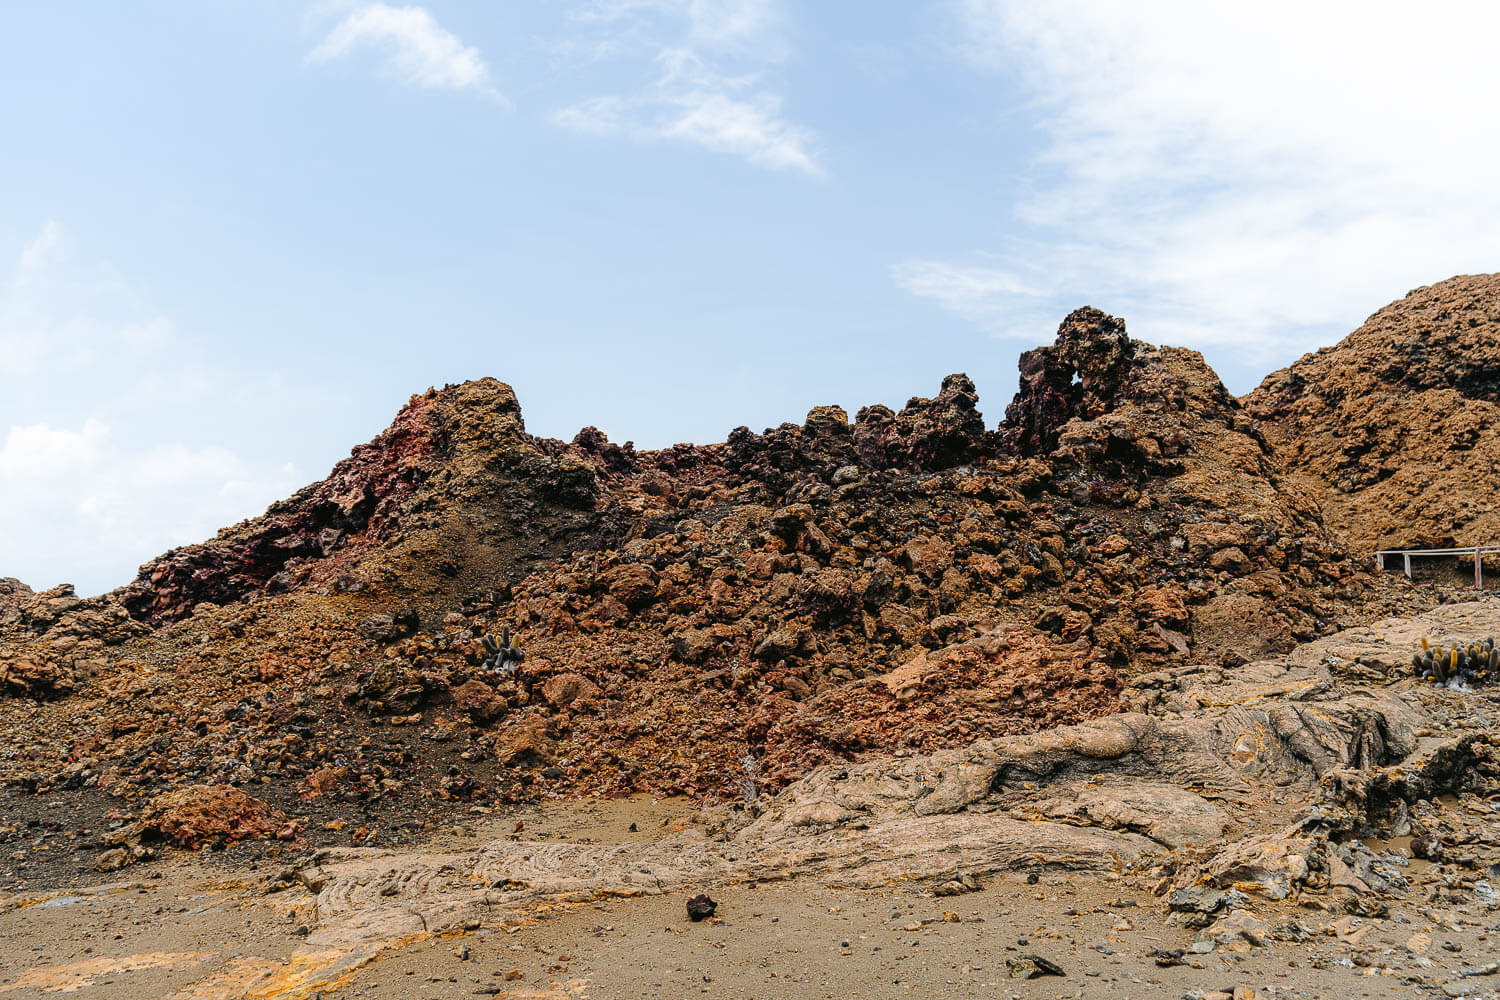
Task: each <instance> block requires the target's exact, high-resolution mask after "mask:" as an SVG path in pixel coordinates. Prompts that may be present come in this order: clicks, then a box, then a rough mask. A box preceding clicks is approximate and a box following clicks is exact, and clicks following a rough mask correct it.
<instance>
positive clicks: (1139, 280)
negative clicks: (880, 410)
mask: <svg viewBox="0 0 1500 1000" xmlns="http://www.w3.org/2000/svg"><path fill="white" fill-rule="evenodd" d="M957 10H958V11H959V14H960V22H961V24H962V27H963V33H962V34H963V37H962V44H961V48H962V52H963V54H964V57H965V58H967V59H968V60H970V61H971V63H972V64H973V65H975V66H976V67H978V68H979V69H981V70H985V71H988V70H996V71H1004V72H1005V73H1007V74H1016V75H1018V76H1019V78H1020V79H1021V80H1022V81H1023V82H1024V84H1025V86H1026V87H1027V88H1028V89H1029V91H1030V92H1031V94H1032V95H1033V99H1034V103H1033V105H1032V109H1031V110H1033V111H1034V112H1035V113H1036V114H1037V115H1038V116H1039V118H1040V129H1041V138H1042V140H1043V144H1044V148H1043V151H1042V154H1041V155H1040V156H1039V157H1038V159H1037V161H1036V162H1035V164H1034V166H1033V169H1032V171H1031V173H1030V176H1029V177H1028V178H1027V184H1028V190H1027V192H1026V193H1022V194H1018V195H1017V197H1016V199H1015V200H1014V201H1013V202H1012V203H1011V204H1010V205H1009V206H1008V208H1009V210H1010V211H1011V212H1013V213H1014V215H1015V217H1016V218H1017V219H1018V220H1019V221H1020V222H1021V223H1022V224H1023V225H1024V226H1026V227H1027V228H1028V230H1029V233H1030V235H1031V236H1032V237H1033V239H1034V242H1028V243H1026V244H1025V245H1014V246H1007V247H1001V248H998V249H995V248H991V249H992V251H993V255H992V256H991V257H988V258H983V259H976V258H975V257H974V256H972V255H968V256H961V257H958V258H955V259H953V260H949V261H909V262H905V263H903V264H900V265H898V266H897V268H896V269H895V270H894V272H893V274H894V276H895V278H896V280H897V281H898V283H901V284H902V285H903V287H907V288H908V289H910V290H912V291H914V292H916V293H917V294H922V295H927V296H929V297H931V298H933V299H934V301H936V302H938V303H939V304H941V305H942V306H943V307H944V308H948V309H951V310H953V311H955V312H957V313H959V314H961V315H965V316H966V317H968V318H970V319H975V320H976V321H978V322H981V323H983V324H985V325H986V326H989V327H990V328H992V329H996V330H998V331H1000V332H1012V330H1013V329H1018V328H1019V327H1020V326H1021V325H1022V321H1028V320H1029V321H1030V322H1032V323H1037V324H1040V325H1039V326H1036V327H1034V328H1035V329H1046V328H1047V326H1048V325H1050V324H1049V323H1048V321H1047V318H1048V317H1050V322H1055V321H1056V315H1057V309H1058V308H1059V307H1062V306H1069V305H1077V304H1082V303H1083V302H1092V304H1094V305H1098V306H1100V307H1103V308H1106V309H1109V310H1111V311H1114V312H1121V313H1124V314H1125V315H1126V316H1127V318H1128V319H1130V320H1131V321H1132V323H1131V326H1132V331H1133V332H1135V333H1136V334H1137V335H1139V336H1142V337H1145V338H1146V339H1149V340H1168V339H1170V337H1169V336H1167V334H1168V333H1170V334H1171V335H1172V336H1175V337H1177V338H1178V339H1180V340H1186V341H1188V342H1191V343H1221V344H1225V345H1229V347H1230V348H1232V349H1233V350H1235V351H1237V352H1238V353H1240V354H1252V353H1254V352H1256V351H1261V350H1264V349H1265V348H1267V347H1268V346H1285V345H1286V344H1287V343H1289V342H1296V343H1298V344H1299V346H1303V347H1311V346H1316V343H1317V342H1321V341H1323V340H1326V338H1327V337H1328V336H1329V335H1330V331H1333V332H1338V331H1346V330H1347V329H1350V328H1352V326H1353V325H1355V324H1357V323H1358V322H1359V321H1360V320H1361V319H1363V317H1364V316H1366V315H1367V314H1368V313H1370V312H1371V311H1373V310H1374V309H1375V308H1377V307H1378V306H1380V305H1382V304H1384V303H1385V302H1386V301H1389V300H1390V299H1392V298H1396V297H1398V296H1399V295H1401V294H1403V293H1404V292H1405V291H1406V290H1407V289H1408V288H1410V287H1412V286H1414V285H1417V284H1425V283H1428V282H1430V281H1435V280H1439V279H1442V278H1445V277H1448V276H1449V275H1451V274H1454V273H1460V272H1465V271H1478V270H1483V271H1488V270H1494V269H1495V268H1496V266H1497V261H1500V231H1497V230H1496V228H1495V227H1494V224H1493V220H1494V219H1495V218H1496V217H1497V215H1500V186H1497V185H1495V184H1494V182H1493V174H1494V171H1493V164H1494V163H1495V162H1496V159H1497V156H1500V130H1496V129H1494V128H1491V127H1489V123H1490V122H1491V121H1492V120H1493V117H1494V116H1493V109H1492V106H1491V105H1492V101H1491V95H1493V94H1494V93H1496V92H1497V90H1500V61H1496V60H1495V59H1494V58H1493V55H1492V53H1491V52H1490V51H1489V50H1490V48H1491V41H1490V40H1491V39H1493V38H1494V37H1496V34H1497V32H1500V7H1493V6H1486V5H1474V4H1457V3H1446V4H1443V3H1439V4H1434V5H1429V6H1428V7H1426V8H1424V10H1423V13H1422V16H1421V17H1413V16H1411V14H1410V9H1409V8H1402V7H1398V6H1392V5H1379V4H1377V5H1375V6H1374V7H1372V6H1371V5H1370V4H1368V3H1360V4H1350V3H1327V4H1313V5H1307V4H1302V3H1292V2H1289V0H1268V2H1265V3H1260V4H1253V5H1252V4H1205V3H1201V2H1197V0H1162V2H1157V3H1152V4H1149V5H1144V6H1143V5H1127V4H1101V3H1097V2H1088V0H1056V2H1053V3H1048V4H1032V3H1023V2H1019V0H964V2H961V3H959V4H958V6H957ZM919 279H920V280H919ZM1038 290H1040V291H1042V292H1044V293H1045V296H1044V297H1039V296H1037V295H1036V294H1033V293H1034V292H1036V291H1038Z"/></svg>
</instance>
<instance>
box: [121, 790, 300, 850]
mask: <svg viewBox="0 0 1500 1000" xmlns="http://www.w3.org/2000/svg"><path fill="white" fill-rule="evenodd" d="M285 824H286V815H285V814H284V813H282V812H281V811H279V810H277V809H273V808H271V807H270V806H268V805H267V804H266V803H264V802H262V801H261V800H260V799H257V798H253V797H251V796H249V795H246V794H245V793H244V792H242V791H240V790H239V789H238V788H234V787H232V786H229V785H193V786H191V787H188V788H179V789H177V790H176V791H171V792H166V793H164V794H162V795H158V796H157V797H156V798H154V799H152V800H151V802H150V804H149V805H147V806H146V808H145V810H144V811H143V812H142V813H141V818H140V821H139V822H138V824H137V827H136V829H137V830H138V831H139V834H140V837H141V839H142V840H144V841H147V842H152V841H165V842H167V843H170V844H174V845H176V846H178V847H199V846H202V845H203V844H206V843H209V842H211V841H215V840H219V839H221V838H222V839H223V840H226V841H235V840H255V839H259V838H262V837H272V836H274V835H275V834H276V832H277V831H278V830H280V829H281V828H282V827H283V826H284V825H285Z"/></svg>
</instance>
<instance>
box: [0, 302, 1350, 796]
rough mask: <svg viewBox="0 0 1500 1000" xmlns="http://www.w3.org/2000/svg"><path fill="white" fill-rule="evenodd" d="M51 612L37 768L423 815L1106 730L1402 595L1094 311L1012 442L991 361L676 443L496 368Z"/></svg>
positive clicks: (1229, 414) (1236, 418)
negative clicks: (556, 417)
mask: <svg viewBox="0 0 1500 1000" xmlns="http://www.w3.org/2000/svg"><path fill="white" fill-rule="evenodd" d="M17 593H19V592H17ZM49 594H51V596H45V595H33V596H31V597H26V596H24V595H22V597H21V598H19V599H18V600H19V602H20V603H19V609H20V610H19V612H18V613H17V614H16V615H15V616H14V621H12V622H11V624H9V625H5V626H0V628H3V629H4V632H3V635H0V662H4V660H5V658H7V657H8V658H9V662H10V663H12V664H23V663H24V665H21V666H12V667H10V668H7V669H8V671H9V672H8V674H6V675H5V676H6V677H7V680H6V682H5V687H4V690H5V691H6V693H7V694H10V695H20V696H22V697H20V698H15V697H11V698H8V699H7V698H0V732H9V733H20V732H22V731H24V732H25V733H26V738H25V740H18V741H17V742H16V743H15V746H16V749H15V750H14V751H11V752H10V753H9V756H3V757H0V776H3V777H4V778H5V780H8V781H10V782H11V783H12V784H16V785H18V786H19V787H24V788H28V789H34V790H38V791H42V790H47V789H56V788H65V787H68V786H69V785H70V784H74V783H77V784H81V785H83V786H84V787H98V788H106V789H108V794H109V795H111V796H112V797H115V798H123V799H126V800H127V801H135V800H137V799H142V800H144V799H147V798H149V797H150V796H152V795H155V794H157V793H159V792H161V791H163V790H164V788H171V787H175V786H178V785H182V784H190V783H223V782H241V783H243V782H254V783H255V784H256V785H257V788H258V794H262V793H263V794H264V795H265V796H266V797H267V800H268V801H269V802H271V803H272V804H273V805H275V806H276V807H278V808H283V809H286V810H289V809H290V808H291V807H292V806H293V805H294V804H295V803H304V802H313V803H319V804H330V808H331V807H332V805H333V804H337V803H340V802H358V803H360V806H361V808H363V809H366V810H369V811H371V815H372V816H378V815H389V816H399V817H400V819H399V823H401V824H414V825H417V826H419V825H420V824H418V823H417V821H416V820H415V819H412V818H411V817H412V816H413V815H418V816H423V817H426V816H436V815H437V814H439V813H441V812H442V811H443V810H445V809H450V808H452V805H451V804H452V803H466V804H468V803H480V802H486V801H488V802H495V801H501V802H504V801H515V800H517V799H520V798H529V797H535V796H537V795H539V794H542V793H557V792H567V793H570V794H575V793H592V794H615V793H621V792H629V791H650V792H653V793H657V794H689V795H695V796H700V797H704V798H709V799H719V800H725V799H739V798H756V797H761V796H765V795H768V794H772V793H774V792H775V791H776V790H777V789H779V788H781V787H784V786H785V785H787V784H788V783H790V782H794V781H796V780H798V779H799V778H800V777H801V776H802V775H803V774H804V773H805V772H806V771H807V769H808V768H810V767H811V766H813V765H814V764H815V763H818V762H824V761H826V762H829V763H836V762H846V763H854V762H859V761H864V760H869V759H873V758H876V757H879V756H880V755H882V754H889V753H892V752H900V753H914V752H922V753H927V752H936V751H939V750H941V749H943V748H945V747H954V746H963V745H966V744H968V743H971V742H973V741H974V740H975V739H979V738H990V737H992V738H1000V737H1011V736H1020V735H1025V734H1028V733H1036V732H1040V731H1044V730H1048V729H1051V728H1054V727H1056V726H1059V725H1066V724H1077V723H1082V722H1086V721H1087V720H1089V719H1091V718H1094V717H1097V716H1099V715H1103V714H1108V713H1110V712H1114V711H1116V710H1117V709H1118V708H1119V705H1120V701H1119V699H1120V695H1121V692H1122V690H1123V686H1124V685H1125V684H1126V683H1128V682H1129V679H1130V677H1131V676H1133V675H1135V674H1139V673H1143V672H1148V671H1152V670H1157V669H1168V668H1174V667H1181V666H1183V665H1185V664H1187V663H1189V662H1199V663H1202V662H1211V663H1217V664H1232V663H1240V662H1244V661H1246V660H1254V659H1258V658H1261V657H1264V656H1267V655H1270V654H1272V653H1274V652H1278V651H1284V650H1286V649H1288V648H1290V647H1291V646H1292V645H1293V644H1295V643H1296V642H1297V641H1299V640H1300V641H1305V640H1309V639H1312V638H1315V637H1316V636H1318V635H1320V634H1324V633H1326V632H1328V631H1331V630H1332V629H1333V628H1335V627H1336V626H1337V625H1338V624H1339V623H1347V622H1351V621H1353V620H1355V619H1357V618H1358V617H1359V616H1361V615H1363V614H1367V613H1368V610H1367V608H1366V605H1367V603H1368V599H1369V598H1370V596H1371V590H1370V582H1369V578H1368V576H1367V575H1365V574H1361V573H1360V572H1358V571H1357V570H1356V568H1355V567H1354V565H1353V564H1352V563H1350V562H1349V561H1348V560H1347V559H1346V557H1345V554H1344V552H1343V550H1342V549H1341V548H1340V546H1339V545H1338V543H1337V542H1336V541H1335V540H1334V539H1333V538H1332V537H1331V536H1330V535H1329V533H1328V532H1327V531H1326V529H1325V527H1324V525H1323V523H1322V521H1321V519H1320V517H1319V513H1318V509H1317V506H1316V504H1314V503H1313V502H1312V501H1311V500H1310V499H1309V498H1308V497H1307V496H1306V494H1305V493H1304V492H1303V491H1301V490H1299V489H1298V488H1296V487H1295V485H1293V484H1290V483H1288V482H1287V481H1286V480H1285V479H1284V477H1283V476H1282V474H1281V471H1280V468H1279V465H1278V463H1277V461H1276V458H1275V456H1274V454H1273V453H1272V451H1271V449H1270V447H1269V445H1268V444H1267V443H1266V441H1265V440H1264V439H1263V438H1262V437H1261V436H1260V435H1259V433H1258V432H1257V430H1256V428H1255V426H1254V424H1253V422H1252V421H1251V420H1250V418H1249V417H1248V415H1247V414H1246V413H1245V411H1244V410H1243V409H1242V407H1241V406H1240V404H1239V403H1238V402H1237V401H1236V400H1235V399H1234V398H1233V397H1232V396H1231V395H1230V394H1229V393H1228V392H1227V391H1226V390H1225V389H1224V386H1223V385H1222V384H1221V382H1220V381H1219V379H1218V378H1217V376H1216V375H1215V374H1214V373H1213V372H1212V370H1210V369H1209V368H1208V367H1207V366H1206V365H1205V364H1204V362H1203V360H1202V358H1201V356H1199V355H1198V354H1197V353H1195V352H1193V351H1187V350H1182V349H1177V348H1156V347H1153V346H1151V345H1149V344H1146V343H1143V342H1141V341H1136V340H1132V339H1131V338H1130V337H1129V336H1128V334H1127V332H1126V329H1125V325H1124V322H1123V321H1122V320H1120V319H1118V318H1115V317H1111V316H1107V315H1106V314H1104V313H1102V312H1100V311H1098V310H1095V309H1081V310H1078V311H1077V312H1075V313H1073V314H1072V315H1070V316H1069V317H1067V319H1066V320H1065V321H1064V322H1063V324H1062V325H1061V327H1060V328H1059V330H1058V334H1057V337H1056V340H1055V342H1054V343H1053V344H1051V345H1049V346H1046V347H1043V348H1039V349H1038V350H1036V351H1032V352H1028V353H1027V354H1026V355H1025V356H1024V357H1023V359H1022V362H1021V385H1020V391H1019V392H1018V394H1017V395H1016V398H1015V401H1014V402H1013V403H1012V404H1011V406H1010V407H1009V409H1008V410H1007V417H1006V420H1005V421H1003V422H1002V423H1001V424H1000V425H999V426H998V427H997V428H987V427H986V424H985V421H984V418H983V416H982V415H981V412H980V410H979V406H978V399H977V394H976V392H975V389H974V385H973V383H972V382H971V381H970V380H969V379H968V378H967V377H966V376H964V375H962V374H955V375H950V376H948V377H947V378H945V379H944V380H943V381H942V384H941V386H940V387H939V389H938V391H937V393H936V394H935V395H933V396H931V397H915V398H912V399H911V400H909V401H908V402H907V403H906V405H905V406H904V407H901V408H900V409H899V410H897V409H892V408H889V407H886V406H880V405H872V406H866V407H864V408H862V409H860V410H858V411H857V413H856V414H855V416H854V419H853V420H852V421H851V420H850V419H849V416H848V411H846V410H845V409H843V408H841V407H838V406H820V407H816V408H814V409H813V410H812V411H811V412H810V413H809V414H808V415H807V417H806V419H805V420H804V421H803V422H801V423H799V424H793V423H786V424H782V425H781V426H779V427H774V428H769V429H767V430H765V431H764V432H763V433H758V434H757V433H754V432H752V431H751V430H750V429H748V428H744V427H741V428H738V429H736V430H734V431H732V432H731V433H730V434H729V435H728V438H727V440H726V441H724V442H722V443H717V444H709V445H699V446H694V445H678V446H675V447H672V448H667V449H663V450H659V451H637V450H636V449H635V448H634V447H633V445H632V444H630V443H629V442H627V443H625V444H623V445H617V444H614V443H612V442H610V441H609V440H608V439H607V437H606V436H605V435H604V434H603V433H601V432H600V431H598V430H597V429H596V428H592V427H587V428H584V429H583V430H582V431H580V432H579V433H578V435H577V436H576V437H575V438H574V439H573V440H572V441H569V442H565V441H559V440H551V439H544V438H539V437H535V436H532V435H530V434H528V433H527V432H526V430H525V426H524V423H523V421H522V418H521V413H520V407H519V404H518V402H517V401H516V398H515V394H514V393H513V392H512V391H511V389H510V388H509V387H508V386H506V385H504V384H503V383H500V382H497V381H495V380H493V379H482V380H479V381H477V382H469V383H465V384H463V385H458V386H448V387H445V388H443V389H441V390H432V391H429V392H427V393H424V394H423V395H421V396H417V397H414V398H413V399H412V400H411V402H410V403H408V404H407V406H406V407H404V408H403V409H402V410H401V412H400V413H399V414H398V415H397V418H396V421H395V422H394V423H393V424H392V426H391V427H390V428H389V429H388V430H387V431H385V432H384V433H382V434H381V435H380V436H378V437H377V438H375V439H374V440H373V441H371V442H370V443H369V444H367V445H363V446H361V447H359V448H357V449H355V450H354V452H353V454H352V455H351V456H350V457H349V458H348V459H346V460H345V461H343V462H341V463H339V465H338V466H337V467H336V468H335V469H334V470H333V472H332V474H331V475H330V476H329V477H328V478H327V479H326V480H324V481H323V482H320V483H316V484H314V485H312V486H309V487H307V488H305V489H303V490H301V491H299V492H298V493H297V494H296V495H294V496H293V497H291V498H289V499H288V500H286V501H283V502H281V503H278V504H276V505H275V506H273V507H272V508H271V509H270V510H269V511H267V513H266V514H265V515H263V516H261V517H259V518H254V519H252V520H249V521H246V522H244V523H243V524H240V525H237V526H235V527H232V528H228V529H226V530H224V531H222V532H220V534H219V535H218V537H216V538H214V539H211V540H209V541H207V542H204V543H202V544H200V545H192V546H187V547H184V548H182V549H178V550H175V551H173V552H169V553H167V554H165V555H163V556H162V557H160V558H159V559H156V560H153V561H152V562H151V563H148V564H147V565H146V566H145V567H143V568H142V571H141V574H140V576H139V578H138V579H137V580H136V581H135V582H134V583H132V584H131V585H129V586H128V587H126V588H124V589H123V590H121V591H118V592H116V593H114V594H112V595H106V596H105V597H103V598H99V599H95V600H94V601H92V602H79V601H77V599H76V598H74V597H72V596H71V592H68V593H66V594H65V593H62V592H58V593H52V592H49ZM70 602H71V603H70ZM49 616H50V617H49ZM507 629H509V632H508V633H507V632H506V630H507ZM507 634H508V636H509V642H510V643H513V644H514V650H515V653H516V654H517V655H511V654H507V655H506V656H505V657H503V658H500V657H497V654H496V651H497V650H498V649H499V648H500V646H501V641H500V640H497V639H496V638H495V637H497V636H505V635H507ZM506 648H507V649H511V648H512V647H510V646H507V647H506ZM521 653H524V655H519V654H521ZM39 667H40V669H38V668H39ZM53 668H55V670H54V669H53ZM54 675H55V679H54ZM47 698H50V699H52V700H44V699H47ZM23 702H24V704H23ZM406 733H412V734H413V736H412V739H421V740H422V741H423V743H422V746H421V748H420V749H414V748H413V744H411V743H409V742H403V739H402V738H401V737H400V736H398V735H397V734H406ZM429 737H430V738H431V742H430V743H428V742H426V741H427V739H428V738H429ZM434 748H436V749H434ZM59 761H66V765H65V766H62V767H60V766H59V764H58V762H59ZM278 796H279V797H278ZM396 822H398V821H396V820H392V824H394V823H396Z"/></svg>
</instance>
